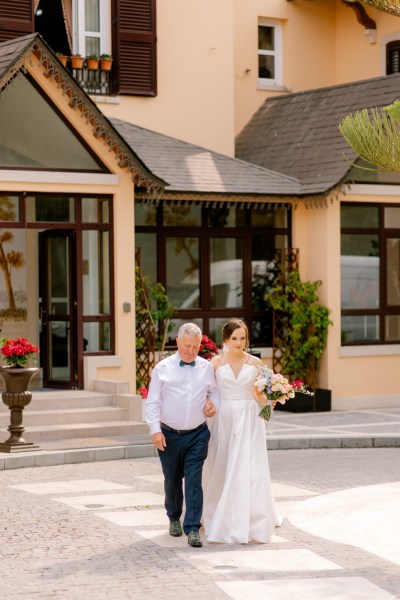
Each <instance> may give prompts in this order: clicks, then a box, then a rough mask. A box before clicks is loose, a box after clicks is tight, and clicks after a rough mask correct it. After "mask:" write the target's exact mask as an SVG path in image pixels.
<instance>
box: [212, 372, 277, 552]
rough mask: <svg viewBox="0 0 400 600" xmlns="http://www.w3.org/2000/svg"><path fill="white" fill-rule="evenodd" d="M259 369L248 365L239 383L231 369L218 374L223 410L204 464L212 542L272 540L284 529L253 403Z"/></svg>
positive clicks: (261, 425)
mask: <svg viewBox="0 0 400 600" xmlns="http://www.w3.org/2000/svg"><path fill="white" fill-rule="evenodd" d="M257 375H258V369H257V367H255V366H254V365H249V364H247V363H245V364H244V365H243V366H242V369H241V371H240V373H239V375H238V377H237V379H236V377H235V375H234V373H233V371H232V369H231V367H230V365H229V364H224V365H222V366H220V367H219V368H218V369H217V371H216V379H217V385H218V391H219V395H220V408H219V411H218V413H217V415H216V416H215V417H214V418H213V419H210V422H209V427H210V431H211V439H210V443H209V448H208V458H207V460H206V462H205V465H204V478H203V483H204V491H205V493H204V508H203V518H204V530H205V534H206V536H207V539H208V541H210V542H223V543H242V544H243V543H248V542H250V541H256V542H261V543H266V542H268V541H269V539H270V537H271V535H272V533H273V532H274V528H275V527H277V526H279V525H280V524H281V519H280V518H279V517H278V514H277V512H276V507H275V502H274V498H273V495H272V487H271V478H270V472H269V465H268V456H267V446H266V439H265V425H264V421H263V420H262V419H261V418H260V417H259V416H258V413H259V412H260V406H259V405H258V403H257V402H256V400H255V398H254V381H255V380H256V377H257Z"/></svg>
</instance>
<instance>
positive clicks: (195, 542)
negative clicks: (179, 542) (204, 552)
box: [188, 531, 203, 548]
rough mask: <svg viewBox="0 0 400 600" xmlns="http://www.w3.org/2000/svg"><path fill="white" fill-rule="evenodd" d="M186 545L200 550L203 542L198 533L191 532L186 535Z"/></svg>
mask: <svg viewBox="0 0 400 600" xmlns="http://www.w3.org/2000/svg"><path fill="white" fill-rule="evenodd" d="M188 544H189V546H193V547H194V548H201V547H202V545H203V542H202V541H201V537H200V534H199V532H198V531H191V532H190V533H189V535H188Z"/></svg>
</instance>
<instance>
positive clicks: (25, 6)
mask: <svg viewBox="0 0 400 600" xmlns="http://www.w3.org/2000/svg"><path fill="white" fill-rule="evenodd" d="M34 31H35V23H34V16H33V3H32V0H12V1H10V0H0V42H6V41H7V40H12V39H14V38H17V37H22V36H23V35H27V34H28V33H33V32H34Z"/></svg>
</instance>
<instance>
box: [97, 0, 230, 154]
mask: <svg viewBox="0 0 400 600" xmlns="http://www.w3.org/2000/svg"><path fill="white" fill-rule="evenodd" d="M232 21H233V14H232V6H231V2H230V0H218V1H217V2H216V1H215V0H196V1H194V2H193V1H190V2H188V0H168V2H158V3H157V60H158V67H157V72H158V75H157V79H158V95H157V97H155V98H148V97H138V96H119V97H118V102H119V103H118V104H107V103H106V104H104V103H101V104H99V108H100V109H101V110H102V111H103V112H104V113H105V114H106V115H107V116H110V117H116V118H119V119H124V120H126V121H128V122H131V123H135V124H137V125H140V126H142V127H146V128H148V129H153V130H155V131H158V132H160V133H164V134H166V135H170V136H173V137H176V138H178V139H182V140H185V141H187V142H191V143H193V144H197V145H199V146H204V147H206V148H210V149H211V150H215V151H218V152H222V153H224V154H229V155H233V152H234V125H233V121H234V116H233V103H234V100H233V25H232Z"/></svg>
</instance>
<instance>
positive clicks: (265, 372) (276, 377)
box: [254, 367, 314, 421]
mask: <svg viewBox="0 0 400 600" xmlns="http://www.w3.org/2000/svg"><path fill="white" fill-rule="evenodd" d="M259 372H260V375H259V377H258V378H257V379H256V381H255V383H254V386H255V387H256V388H257V390H258V392H259V393H260V394H264V395H265V396H266V398H267V404H266V405H265V406H264V407H263V408H262V409H261V411H260V413H259V416H260V417H262V418H263V419H265V420H266V421H269V420H270V418H271V407H272V402H280V404H285V402H286V400H289V399H290V398H294V397H295V395H296V392H302V393H303V394H307V395H309V396H314V392H310V391H309V390H307V389H306V388H305V387H304V384H303V382H302V381H300V380H299V379H298V380H297V381H293V382H291V383H289V381H288V379H286V378H285V377H283V375H281V374H280V373H274V372H273V370H272V369H268V367H259Z"/></svg>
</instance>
